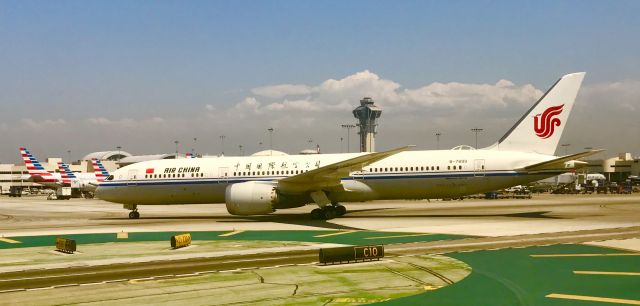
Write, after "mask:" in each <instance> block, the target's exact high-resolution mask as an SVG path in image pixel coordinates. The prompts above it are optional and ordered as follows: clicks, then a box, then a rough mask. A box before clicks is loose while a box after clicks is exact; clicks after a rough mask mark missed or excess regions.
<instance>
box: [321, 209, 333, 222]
mask: <svg viewBox="0 0 640 306" xmlns="http://www.w3.org/2000/svg"><path fill="white" fill-rule="evenodd" d="M322 212H323V213H324V218H325V219H327V220H331V219H333V218H335V217H336V209H335V208H333V206H326V207H325V208H324V209H323V210H322Z"/></svg>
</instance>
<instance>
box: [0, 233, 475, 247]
mask: <svg viewBox="0 0 640 306" xmlns="http://www.w3.org/2000/svg"><path fill="white" fill-rule="evenodd" d="M182 233H184V232H146V233H136V232H130V233H129V238H127V239H117V237H116V233H101V234H70V235H46V236H23V237H7V238H10V239H13V240H17V241H20V242H21V243H6V242H2V241H0V249H8V248H24V247H37V246H47V245H50V246H54V245H55V239H56V237H65V238H68V239H74V240H76V243H77V244H78V249H80V248H82V245H83V244H92V243H107V242H132V241H136V242H140V241H167V243H168V241H169V239H170V238H171V236H173V235H177V234H182ZM190 233H191V236H192V239H193V240H194V241H196V240H264V241H302V242H323V243H340V244H354V245H368V244H390V243H404V242H418V241H437V240H451V239H460V238H464V236H457V235H443V234H434V235H429V234H426V235H421V234H419V233H392V232H368V231H362V232H352V233H348V234H341V235H335V236H328V237H315V236H318V235H324V234H331V233H341V232H338V231H245V232H240V233H238V234H235V235H232V236H226V237H221V236H220V235H221V234H225V233H228V232H190ZM367 238H375V239H367Z"/></svg>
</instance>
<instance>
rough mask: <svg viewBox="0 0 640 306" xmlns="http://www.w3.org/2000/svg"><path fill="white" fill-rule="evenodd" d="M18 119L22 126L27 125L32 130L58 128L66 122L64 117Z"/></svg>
mask: <svg viewBox="0 0 640 306" xmlns="http://www.w3.org/2000/svg"><path fill="white" fill-rule="evenodd" d="M20 121H21V123H22V125H23V126H24V127H27V128H30V129H33V130H42V129H49V128H60V127H63V126H65V125H66V124H67V122H66V121H65V120H64V119H53V120H52V119H46V120H34V119H31V118H23V119H22V120H20Z"/></svg>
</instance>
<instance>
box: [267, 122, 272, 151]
mask: <svg viewBox="0 0 640 306" xmlns="http://www.w3.org/2000/svg"><path fill="white" fill-rule="evenodd" d="M267 131H269V155H273V128H272V127H270V128H268V129H267Z"/></svg>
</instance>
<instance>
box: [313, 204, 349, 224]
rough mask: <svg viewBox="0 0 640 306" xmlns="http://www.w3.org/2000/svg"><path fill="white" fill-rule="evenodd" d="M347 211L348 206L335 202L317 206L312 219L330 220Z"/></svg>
mask: <svg viewBox="0 0 640 306" xmlns="http://www.w3.org/2000/svg"><path fill="white" fill-rule="evenodd" d="M346 213H347V208H346V207H344V206H342V205H340V204H338V203H333V204H331V205H327V206H325V207H322V208H316V209H314V210H312V211H311V219H313V220H330V219H333V218H335V217H340V216H343V215H344V214H346Z"/></svg>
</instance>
